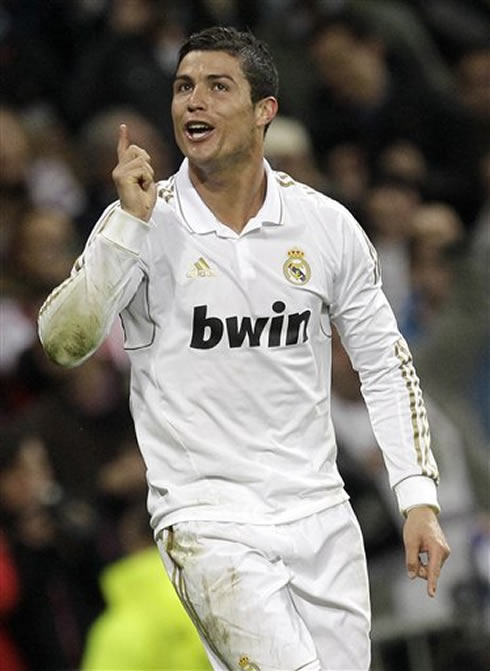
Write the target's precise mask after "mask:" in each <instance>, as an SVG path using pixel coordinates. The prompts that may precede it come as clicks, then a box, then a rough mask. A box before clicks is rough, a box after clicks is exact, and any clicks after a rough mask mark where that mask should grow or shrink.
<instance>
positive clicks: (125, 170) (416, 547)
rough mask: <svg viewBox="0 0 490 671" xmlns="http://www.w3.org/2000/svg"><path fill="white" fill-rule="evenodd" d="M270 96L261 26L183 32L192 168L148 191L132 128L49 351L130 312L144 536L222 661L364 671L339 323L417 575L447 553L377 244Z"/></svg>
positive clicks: (68, 350)
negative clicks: (303, 162) (335, 376)
mask: <svg viewBox="0 0 490 671" xmlns="http://www.w3.org/2000/svg"><path fill="white" fill-rule="evenodd" d="M277 90H278V77H277V71H276V68H275V66H274V63H273V60H272V58H271V55H270V53H269V51H268V49H267V47H266V46H265V45H264V44H263V43H261V42H260V41H258V40H256V39H255V38H254V37H253V36H252V35H251V34H250V33H242V32H238V31H236V30H235V29H233V28H224V27H219V28H210V29H206V30H204V31H202V32H200V33H197V34H195V35H192V36H191V37H190V38H189V39H188V40H187V41H186V42H185V44H184V45H183V46H182V48H181V51H180V60H179V64H178V68H177V73H176V77H175V82H174V88H173V102H172V118H173V123H174V129H175V136H176V139H177V143H178V145H179V147H180V149H181V150H182V152H183V154H184V155H185V157H186V158H185V160H184V161H183V163H182V165H181V167H180V169H179V171H178V172H177V174H175V175H174V176H172V177H170V178H169V179H167V180H165V181H163V182H158V183H155V181H154V173H153V169H152V167H151V158H150V154H149V153H147V151H146V150H148V151H150V152H151V147H147V148H142V147H138V146H135V145H133V144H131V142H130V129H128V128H127V127H126V126H125V125H122V126H121V128H120V135H119V140H118V147H117V149H118V156H119V161H118V164H117V167H116V168H115V170H114V172H113V178H114V181H115V184H116V187H117V191H118V195H119V201H118V202H116V203H114V204H112V205H110V206H109V207H108V208H107V209H106V210H105V212H104V213H103V214H102V216H101V218H100V220H99V221H98V222H97V224H96V225H95V228H94V230H93V233H92V234H91V236H90V238H89V240H88V241H87V244H86V247H85V250H84V252H83V254H82V256H81V257H80V259H79V260H78V261H77V262H76V263H75V265H74V268H73V271H72V273H71V275H70V277H69V278H68V279H67V280H66V281H65V282H64V283H63V284H61V285H60V286H59V287H58V288H57V289H55V290H54V291H53V293H52V294H51V295H50V296H49V297H48V299H47V300H46V302H45V304H44V305H43V307H42V309H41V311H40V317H39V332H40V338H41V341H42V343H43V345H44V348H45V350H46V352H47V354H48V355H49V356H50V357H51V358H52V359H53V360H54V361H57V362H58V363H59V364H61V365H63V366H76V365H78V364H80V363H82V362H83V361H84V360H85V359H86V358H87V357H89V356H90V355H91V354H92V353H93V352H94V351H95V349H96V348H97V347H98V346H99V345H100V343H101V342H102V341H103V339H104V337H105V336H106V335H107V333H108V331H109V329H110V327H111V324H112V322H113V320H114V318H115V316H116V315H117V314H119V315H120V316H121V319H122V323H123V326H124V332H125V346H126V349H127V352H128V354H129V358H130V361H131V398H130V403H131V410H132V414H133V417H134V422H135V427H136V432H137V436H138V441H139V445H140V448H141V451H142V454H143V456H144V459H145V462H146V466H147V479H148V488H149V494H148V507H149V512H150V514H151V524H152V527H153V529H154V534H155V539H156V542H157V544H158V546H159V548H160V551H161V555H162V558H163V561H164V563H165V565H166V567H167V570H168V571H169V573H170V576H171V578H172V580H173V582H174V585H175V588H176V590H177V592H178V594H179V596H180V598H181V600H182V602H183V603H184V605H185V607H186V609H187V611H188V613H189V615H190V617H191V618H192V620H193V621H194V623H195V625H196V627H197V628H198V630H199V632H200V635H201V637H202V640H203V643H204V645H205V647H206V650H207V652H208V655H209V658H210V660H211V662H212V664H213V666H214V668H215V669H220V670H223V669H235V670H236V671H240V670H242V671H257V670H260V671H272V670H275V671H278V670H281V671H286V670H287V671H291V670H293V669H302V670H303V671H313V670H316V671H318V670H319V669H329V670H330V671H332V670H337V669H338V670H340V669H342V670H347V669H348V670H349V671H353V670H356V671H360V670H366V669H368V667H369V657H370V652H369V629H370V607H369V593H368V581H367V575H366V562H365V556H364V551H363V543H362V538H361V535H360V531H359V526H358V524H357V521H356V519H355V517H354V515H353V513H352V510H351V507H350V504H349V502H348V494H347V493H346V492H345V490H344V487H343V482H342V479H341V477H340V475H339V472H338V470H337V467H336V446H335V435H334V430H333V427H332V422H331V417H330V367H331V336H332V328H333V326H335V328H336V329H337V330H338V332H339V333H340V336H341V339H342V342H343V344H344V346H345V348H346V350H347V351H348V353H349V356H350V358H351V360H352V362H353V365H354V367H355V368H356V370H358V371H359V374H360V378H361V382H362V390H363V394H364V398H365V399H366V402H367V405H368V408H369V412H370V416H371V420H372V424H373V427H374V431H375V433H376V436H377V439H378V442H379V444H380V446H381V448H382V451H383V455H384V458H385V462H386V466H387V470H388V474H389V478H390V482H391V484H392V486H393V489H394V491H395V494H396V496H397V499H398V503H399V507H400V511H401V514H402V515H404V516H405V518H406V520H405V523H404V541H405V547H406V558H407V570H408V575H409V577H411V578H413V577H416V576H418V577H420V578H423V579H426V580H427V583H428V593H429V595H430V596H434V595H435V592H436V584H437V579H438V576H439V572H440V569H441V566H442V564H443V563H444V561H445V559H446V558H447V556H448V554H449V548H448V546H447V543H446V541H445V538H444V535H443V533H442V531H441V529H440V527H439V524H438V521H437V512H438V510H439V507H438V503H437V496H436V482H437V478H438V475H437V467H436V464H435V461H434V458H433V456H432V453H431V450H430V438H429V429H428V426H427V417H426V413H425V409H424V404H423V399H422V395H421V390H420V387H419V382H418V378H417V376H416V373H415V371H414V368H413V364H412V358H411V355H410V352H409V350H408V348H407V345H406V343H405V342H404V340H403V338H402V337H401V336H400V333H399V331H398V329H397V326H396V323H395V319H394V317H393V313H392V311H391V309H390V307H389V305H388V303H387V301H386V298H385V297H384V295H383V292H382V289H381V280H380V272H379V267H378V261H377V257H376V252H375V250H374V249H373V247H372V246H371V244H370V242H369V240H368V239H367V237H366V236H365V234H364V233H363V231H362V229H361V228H360V226H359V225H358V224H357V223H356V221H355V220H354V218H353V217H352V216H351V214H349V212H348V211H347V210H346V209H345V208H344V207H343V206H342V205H340V204H339V203H337V202H335V201H333V200H332V199H330V198H328V197H326V196H324V195H321V194H319V193H318V192H316V191H314V190H313V189H311V188H309V187H308V186H305V185H303V184H299V183H297V182H295V181H294V179H292V178H291V177H290V176H288V175H286V174H283V173H276V172H274V171H273V170H271V168H270V166H269V165H268V164H267V162H265V161H264V157H263V148H264V134H265V132H266V130H267V127H268V125H269V124H270V123H271V122H272V121H273V119H274V116H275V115H276V113H277V109H278V103H277ZM155 95H158V92H155ZM176 645H177V643H176Z"/></svg>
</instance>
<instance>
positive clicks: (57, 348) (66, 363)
mask: <svg viewBox="0 0 490 671" xmlns="http://www.w3.org/2000/svg"><path fill="white" fill-rule="evenodd" d="M39 337H40V340H41V344H42V346H43V349H44V351H45V353H46V356H47V357H48V358H49V359H50V360H51V361H53V363H55V364H57V365H58V366H62V367H63V368H75V367H76V366H79V365H80V364H82V363H83V362H84V361H85V360H86V359H87V358H88V357H89V356H90V355H91V354H92V353H93V352H94V351H95V350H96V349H97V347H98V345H99V343H100V337H99V330H98V329H94V330H91V329H87V328H77V326H76V325H70V326H68V327H67V328H61V329H59V330H53V331H50V332H47V333H46V332H44V333H43V330H42V329H40V331H39Z"/></svg>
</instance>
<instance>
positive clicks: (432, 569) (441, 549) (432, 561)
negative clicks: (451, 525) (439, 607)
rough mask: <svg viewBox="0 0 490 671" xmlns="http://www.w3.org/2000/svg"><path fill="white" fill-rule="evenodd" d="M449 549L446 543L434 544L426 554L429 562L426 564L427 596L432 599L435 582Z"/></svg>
mask: <svg viewBox="0 0 490 671" xmlns="http://www.w3.org/2000/svg"><path fill="white" fill-rule="evenodd" d="M449 552H450V550H449V547H448V545H447V543H441V544H436V545H435V546H434V548H432V549H431V550H430V551H429V552H428V557H429V562H428V564H427V571H426V573H427V578H426V579H427V594H428V595H429V596H432V597H434V596H435V595H436V590H437V581H438V580H439V576H440V574H441V568H442V567H443V566H444V562H445V561H446V559H447V558H448V557H449Z"/></svg>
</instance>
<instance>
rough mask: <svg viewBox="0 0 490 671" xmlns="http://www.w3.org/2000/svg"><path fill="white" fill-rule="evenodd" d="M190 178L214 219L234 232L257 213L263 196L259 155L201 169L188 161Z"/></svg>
mask: <svg viewBox="0 0 490 671" xmlns="http://www.w3.org/2000/svg"><path fill="white" fill-rule="evenodd" d="M189 177H190V179H191V182H192V184H193V186H194V188H195V189H196V191H197V192H198V193H199V195H200V196H201V198H202V200H203V201H204V202H205V203H206V205H207V206H208V208H209V209H210V210H211V212H212V213H213V214H214V215H215V216H216V218H217V219H218V220H219V221H220V222H221V223H222V224H225V225H226V226H229V227H230V228H231V229H232V230H234V231H236V232H237V233H240V232H241V231H242V230H243V228H244V227H245V226H246V224H247V222H248V221H249V219H251V218H252V217H254V216H255V215H256V214H257V212H258V211H259V210H260V208H261V207H262V204H263V202H264V199H265V192H266V176H265V170H264V165H263V160H262V157H260V160H258V159H256V160H248V161H247V162H244V164H243V165H240V166H237V165H234V166H233V168H230V167H229V166H227V167H222V168H221V169H209V168H202V167H199V166H197V165H195V164H193V163H191V162H189Z"/></svg>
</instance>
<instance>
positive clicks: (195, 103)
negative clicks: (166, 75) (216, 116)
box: [187, 85, 206, 111]
mask: <svg viewBox="0 0 490 671" xmlns="http://www.w3.org/2000/svg"><path fill="white" fill-rule="evenodd" d="M187 107H188V108H189V110H190V111H195V110H198V109H204V108H205V107H206V97H205V94H204V91H203V89H202V87H201V86H198V85H196V86H194V88H193V89H192V93H191V94H190V96H189V98H188V99H187Z"/></svg>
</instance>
